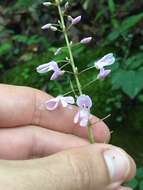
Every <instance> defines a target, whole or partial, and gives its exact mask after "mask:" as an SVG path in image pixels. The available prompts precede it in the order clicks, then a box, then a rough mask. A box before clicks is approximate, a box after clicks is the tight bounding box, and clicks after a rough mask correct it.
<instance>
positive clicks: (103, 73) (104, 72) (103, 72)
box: [97, 68, 111, 80]
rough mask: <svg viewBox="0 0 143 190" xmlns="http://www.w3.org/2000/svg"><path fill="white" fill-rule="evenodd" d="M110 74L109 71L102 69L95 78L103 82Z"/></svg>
mask: <svg viewBox="0 0 143 190" xmlns="http://www.w3.org/2000/svg"><path fill="white" fill-rule="evenodd" d="M110 73H111V70H110V69H107V70H105V69H104V68H102V69H100V72H99V74H98V76H97V78H98V79H101V80H104V79H105V78H106V77H107V76H108V75H109V74H110Z"/></svg>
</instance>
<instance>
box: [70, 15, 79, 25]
mask: <svg viewBox="0 0 143 190" xmlns="http://www.w3.org/2000/svg"><path fill="white" fill-rule="evenodd" d="M80 21H81V16H77V17H75V18H73V19H72V23H71V24H72V25H75V24H78V23H79V22H80Z"/></svg>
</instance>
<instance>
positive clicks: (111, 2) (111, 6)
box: [108, 0, 115, 14]
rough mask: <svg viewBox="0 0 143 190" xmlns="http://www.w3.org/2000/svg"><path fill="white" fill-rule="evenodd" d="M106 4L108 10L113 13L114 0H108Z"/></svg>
mask: <svg viewBox="0 0 143 190" xmlns="http://www.w3.org/2000/svg"><path fill="white" fill-rule="evenodd" d="M108 6H109V10H110V12H111V13H112V14H113V13H114V12H115V3H114V0H108Z"/></svg>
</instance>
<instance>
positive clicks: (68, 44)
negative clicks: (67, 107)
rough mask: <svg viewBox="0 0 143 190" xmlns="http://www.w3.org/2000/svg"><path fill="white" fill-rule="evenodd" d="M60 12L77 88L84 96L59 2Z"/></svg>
mask: <svg viewBox="0 0 143 190" xmlns="http://www.w3.org/2000/svg"><path fill="white" fill-rule="evenodd" d="M58 11H59V15H60V19H61V24H62V29H63V33H64V37H65V41H66V44H67V48H68V51H69V56H70V62H71V66H72V70H73V73H74V76H75V80H76V83H77V88H78V90H79V94H80V95H82V89H81V84H80V81H79V78H78V70H77V68H76V67H75V63H74V58H73V55H72V50H71V46H70V42H69V38H68V34H67V30H66V26H65V21H64V18H63V14H62V10H61V7H60V4H59V2H58Z"/></svg>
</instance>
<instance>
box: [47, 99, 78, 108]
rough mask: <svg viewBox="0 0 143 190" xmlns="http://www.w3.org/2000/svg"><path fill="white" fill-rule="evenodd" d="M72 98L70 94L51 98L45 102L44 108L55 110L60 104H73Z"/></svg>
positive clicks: (65, 105) (66, 105) (67, 105)
mask: <svg viewBox="0 0 143 190" xmlns="http://www.w3.org/2000/svg"><path fill="white" fill-rule="evenodd" d="M74 103H75V101H74V98H73V97H72V96H67V97H63V96H57V97H56V98H53V99H51V100H48V101H46V102H45V104H46V108H47V110H49V111H52V110H55V109H56V108H58V106H59V105H60V104H61V105H62V106H63V107H64V108H65V107H69V105H70V104H74Z"/></svg>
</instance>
